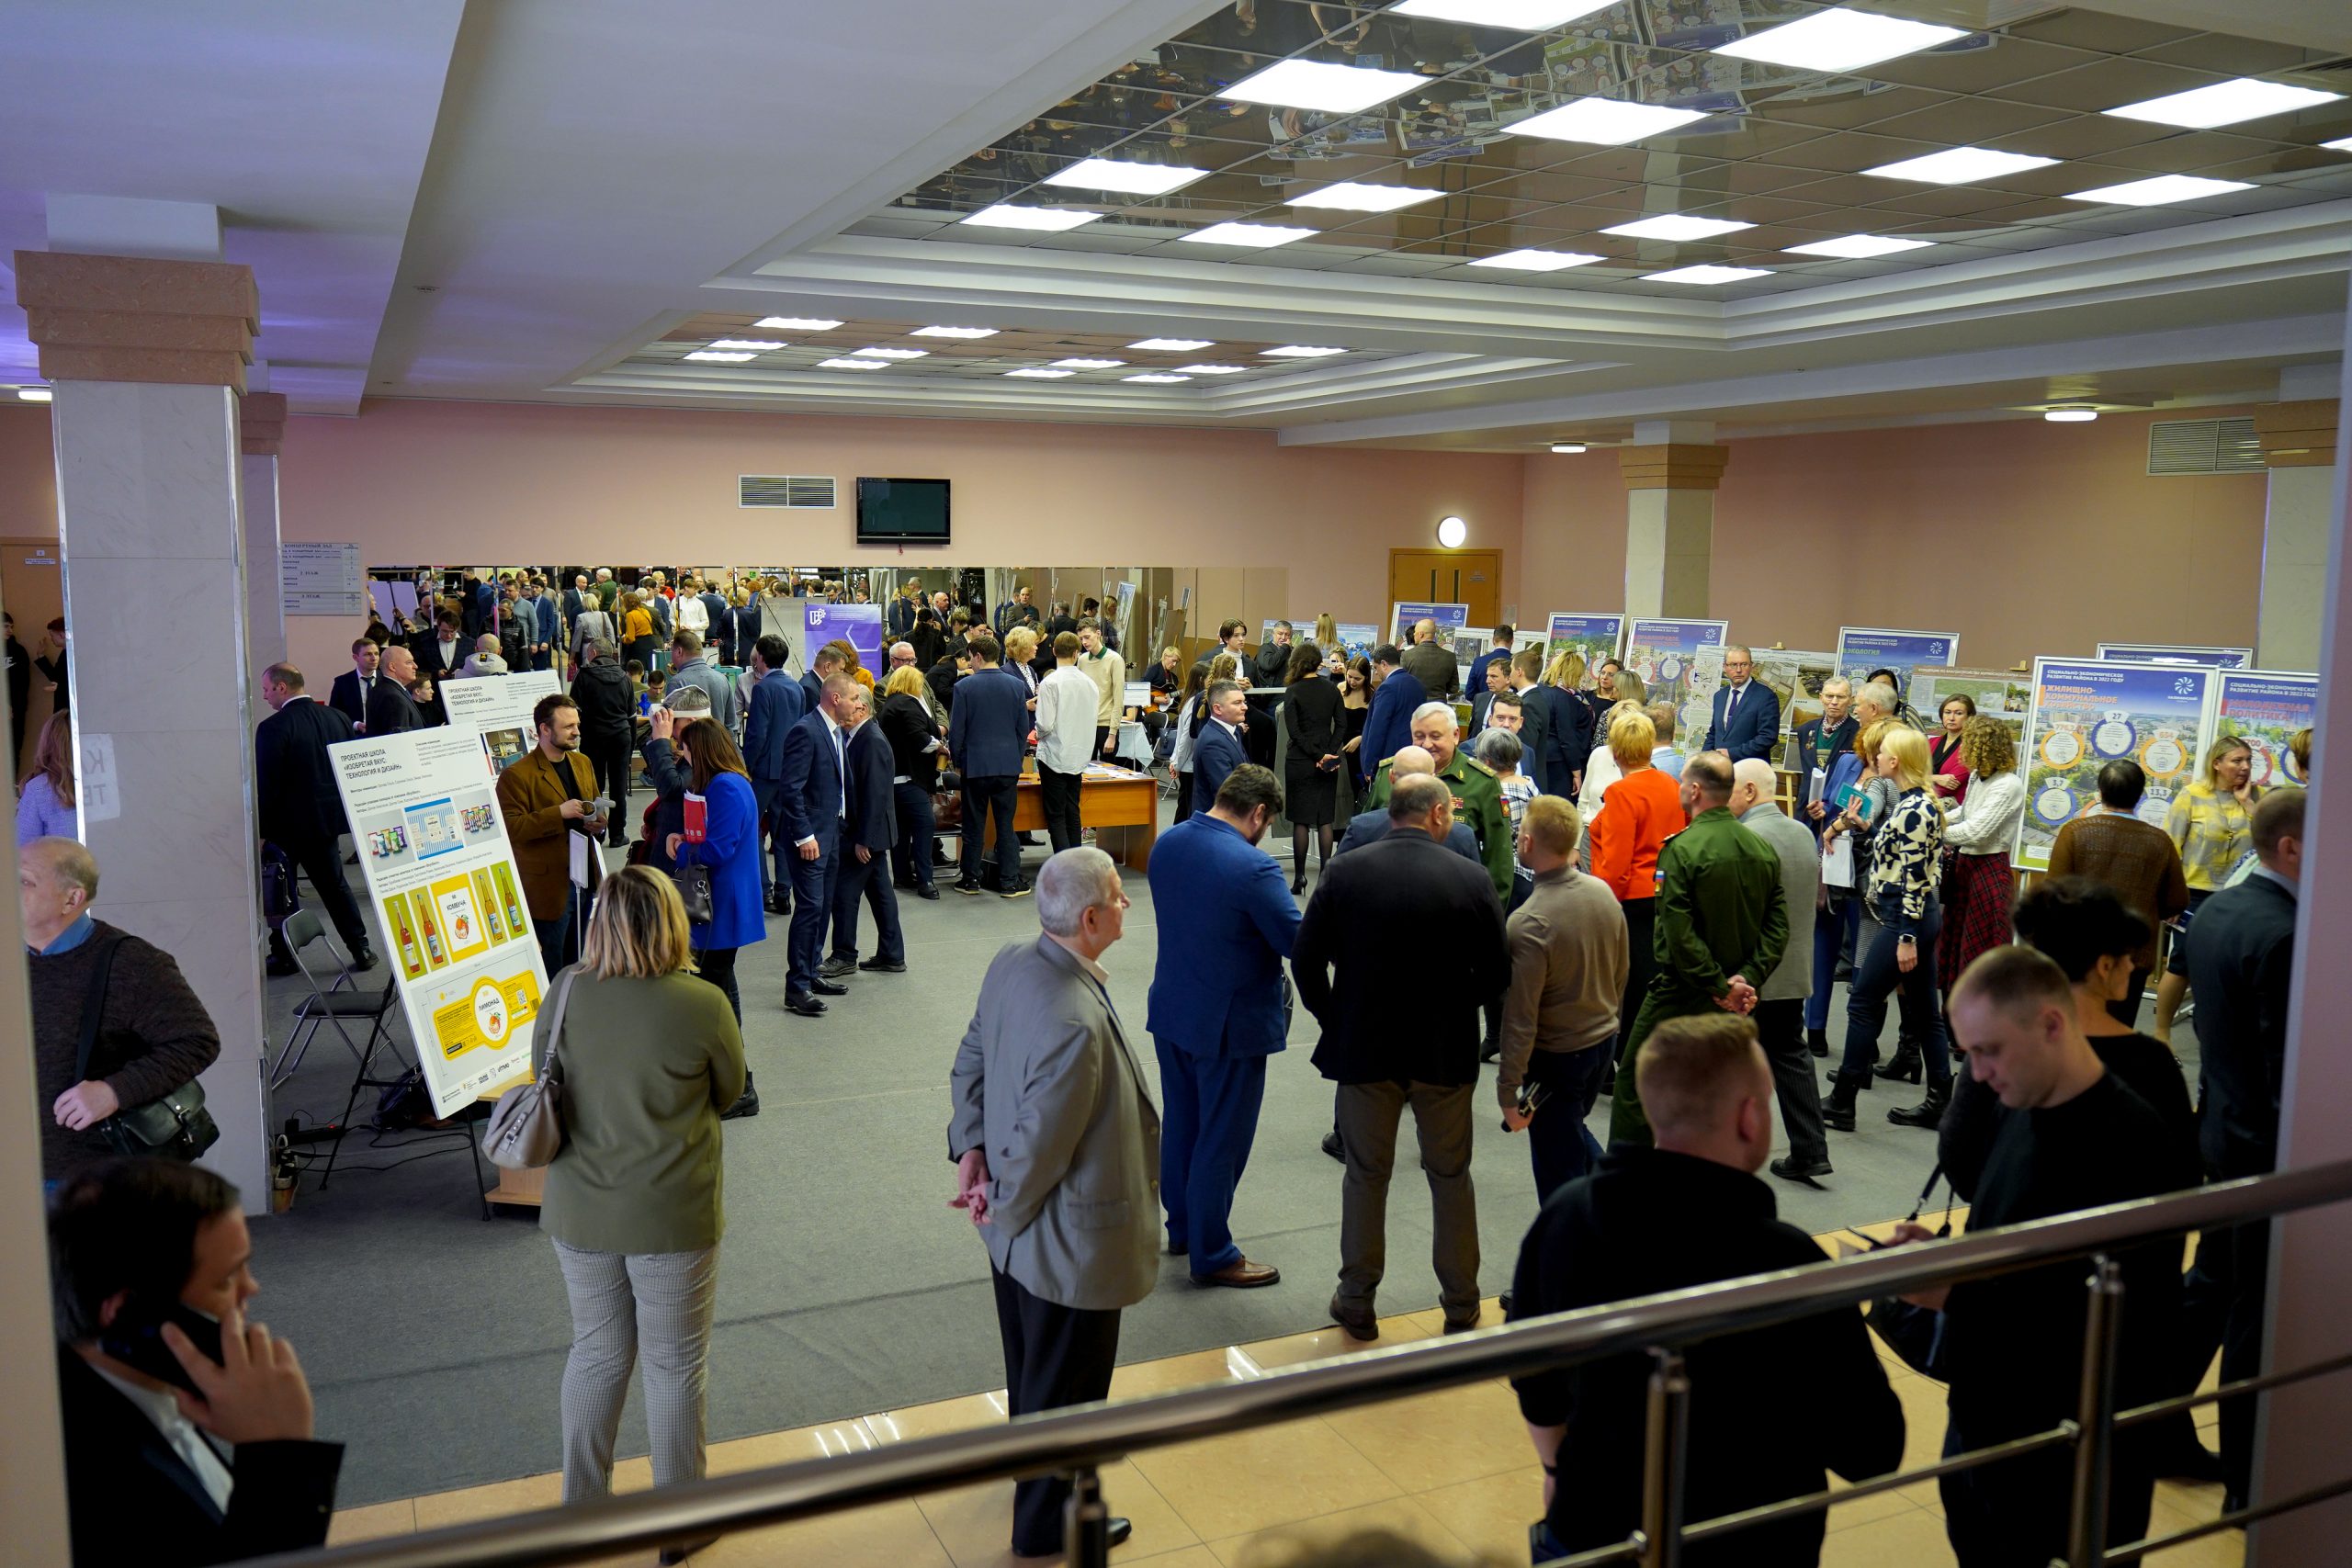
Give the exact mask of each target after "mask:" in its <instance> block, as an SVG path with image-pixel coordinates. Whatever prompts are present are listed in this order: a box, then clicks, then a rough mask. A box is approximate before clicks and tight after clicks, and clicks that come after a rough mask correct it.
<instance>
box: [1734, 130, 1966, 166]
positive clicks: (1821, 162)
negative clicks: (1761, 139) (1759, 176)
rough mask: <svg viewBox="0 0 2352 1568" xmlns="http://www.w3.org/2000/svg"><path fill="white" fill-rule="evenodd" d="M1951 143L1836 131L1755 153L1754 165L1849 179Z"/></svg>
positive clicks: (1873, 133) (1870, 132)
mask: <svg viewBox="0 0 2352 1568" xmlns="http://www.w3.org/2000/svg"><path fill="white" fill-rule="evenodd" d="M1951 145H1954V143H1951V142H1938V141H1919V140H1917V139H1916V138H1913V137H1895V136H1881V135H1878V134H1876V133H1875V132H1873V131H1867V130H1840V131H1834V132H1832V133H1831V134H1829V135H1827V136H1815V137H1814V138H1812V139H1811V140H1810V141H1802V142H1799V143H1798V144H1797V145H1795V146H1793V147H1782V148H1778V149H1775V150H1774V151H1772V152H1764V153H1759V154H1758V156H1757V160H1756V161H1757V162H1758V163H1759V164H1773V165H1777V166H1782V167H1788V168H1796V169H1817V170H1820V171H1822V172H1823V173H1826V174H1837V175H1851V174H1859V173H1860V172H1861V171H1862V170H1864V169H1875V168H1877V167H1878V166H1879V165H1881V164H1893V163H1898V162H1900V161H1902V160H1903V159H1905V158H1919V157H1925V156H1926V155H1927V154H1928V153H1930V152H1942V151H1943V150H1944V149H1945V148H1946V147H1949V146H1951Z"/></svg>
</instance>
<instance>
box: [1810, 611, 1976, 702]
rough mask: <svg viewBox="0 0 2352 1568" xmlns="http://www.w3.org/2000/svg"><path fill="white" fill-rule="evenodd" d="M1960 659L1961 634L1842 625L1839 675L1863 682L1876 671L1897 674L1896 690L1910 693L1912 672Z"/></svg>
mask: <svg viewBox="0 0 2352 1568" xmlns="http://www.w3.org/2000/svg"><path fill="white" fill-rule="evenodd" d="M1959 660H1960V634H1959V633H1958V632H1915V631H1904V630H1900V629H1898V628H1894V627H1889V626H1839V627H1838V673H1839V674H1840V675H1843V676H1845V677H1846V679H1848V680H1849V681H1860V680H1861V679H1862V678H1863V677H1865V676H1867V675H1868V674H1869V673H1870V672H1871V671H1873V670H1892V671H1894V689H1895V690H1896V691H1897V692H1903V691H1906V690H1908V689H1909V688H1910V685H1911V672H1912V671H1914V670H1917V668H1919V666H1921V665H1923V664H1926V665H1943V664H1954V663H1957V662H1959Z"/></svg>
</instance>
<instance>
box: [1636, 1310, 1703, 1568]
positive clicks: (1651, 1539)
mask: <svg viewBox="0 0 2352 1568" xmlns="http://www.w3.org/2000/svg"><path fill="white" fill-rule="evenodd" d="M1650 1360H1651V1366H1650V1396H1649V1420H1648V1424H1647V1427H1646V1430H1645V1434H1644V1437H1645V1441H1644V1444H1643V1454H1642V1543H1641V1556H1640V1558H1639V1561H1640V1562H1641V1564H1642V1568H1678V1564H1679V1563H1680V1562H1681V1561H1682V1479H1683V1468H1684V1461H1685V1460H1686V1458H1687V1450H1688V1447H1689V1442H1690V1436H1691V1377H1690V1373H1689V1371H1687V1369H1685V1368H1684V1366H1683V1364H1682V1358H1681V1356H1680V1355H1679V1353H1677V1352H1675V1351H1673V1350H1669V1349H1665V1348H1657V1349H1653V1350H1652V1351H1651V1352H1650Z"/></svg>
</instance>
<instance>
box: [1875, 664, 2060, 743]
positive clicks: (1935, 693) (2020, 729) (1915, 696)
mask: <svg viewBox="0 0 2352 1568" xmlns="http://www.w3.org/2000/svg"><path fill="white" fill-rule="evenodd" d="M1904 695H1905V697H1906V698H1908V699H1909V701H1910V704H1911V711H1912V712H1913V713H1916V714H1917V715H1918V716H1919V722H1920V723H1921V724H1924V725H1926V726H1927V727H1928V732H1929V733H1930V734H1933V733H1934V732H1935V731H1937V730H1938V729H1940V728H1942V726H1943V711H1944V704H1945V703H1946V702H1947V701H1949V700H1950V699H1951V698H1953V697H1962V696H1964V697H1966V698H1968V699H1969V700H1970V701H1971V702H1973V703H1974V704H1975V705H1976V711H1977V713H1978V714H1980V715H1982V716H1985V717H1988V718H1997V719H1999V720H2000V721H2001V722H2002V723H2004V724H2006V725H2007V726H2008V727H2009V739H2011V740H2012V741H2015V742H2016V743H2017V744H2018V747H2019V751H2018V755H2020V756H2022V755H2024V751H2023V747H2024V744H2025V715H2026V709H2027V708H2029V707H2030V706H2031V705H2032V704H2033V682H2031V681H2030V680H2029V679H2028V678H2027V677H2026V676H2024V675H2022V674H2020V673H2018V671H2013V670H1936V669H1924V668H1923V669H1917V670H1914V671H1912V672H1911V688H1910V690H1909V691H1907V692H1905V694H1904Z"/></svg>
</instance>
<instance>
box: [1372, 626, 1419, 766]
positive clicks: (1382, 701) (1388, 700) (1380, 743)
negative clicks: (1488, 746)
mask: <svg viewBox="0 0 2352 1568" xmlns="http://www.w3.org/2000/svg"><path fill="white" fill-rule="evenodd" d="M1372 673H1373V676H1374V682H1375V684H1374V690H1373V694H1372V711H1371V712H1370V713H1368V714H1366V715H1364V718H1363V745H1362V746H1360V747H1358V748H1357V749H1356V773H1358V775H1359V776H1360V777H1362V778H1364V779H1370V778H1371V777H1372V775H1373V774H1374V773H1377V772H1378V771H1379V769H1380V764H1381V763H1383V762H1385V761H1387V760H1388V759H1389V758H1391V757H1394V756H1395V755H1396V754H1397V748H1398V747H1400V746H1406V745H1409V744H1410V743H1411V742H1412V739H1413V710H1414V709H1415V708H1417V707H1419V706H1420V705H1422V704H1423V703H1425V702H1428V701H1429V700H1430V693H1429V688H1428V687H1426V686H1424V685H1422V684H1421V683H1420V682H1419V681H1418V680H1416V679H1415V678H1414V676H1413V672H1412V671H1409V670H1408V669H1406V668H1405V660H1404V655H1402V654H1400V653H1398V652H1397V645H1396V644H1395V643H1386V642H1385V643H1382V644H1381V645H1380V646H1379V647H1378V648H1375V649H1373V650H1372Z"/></svg>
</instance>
